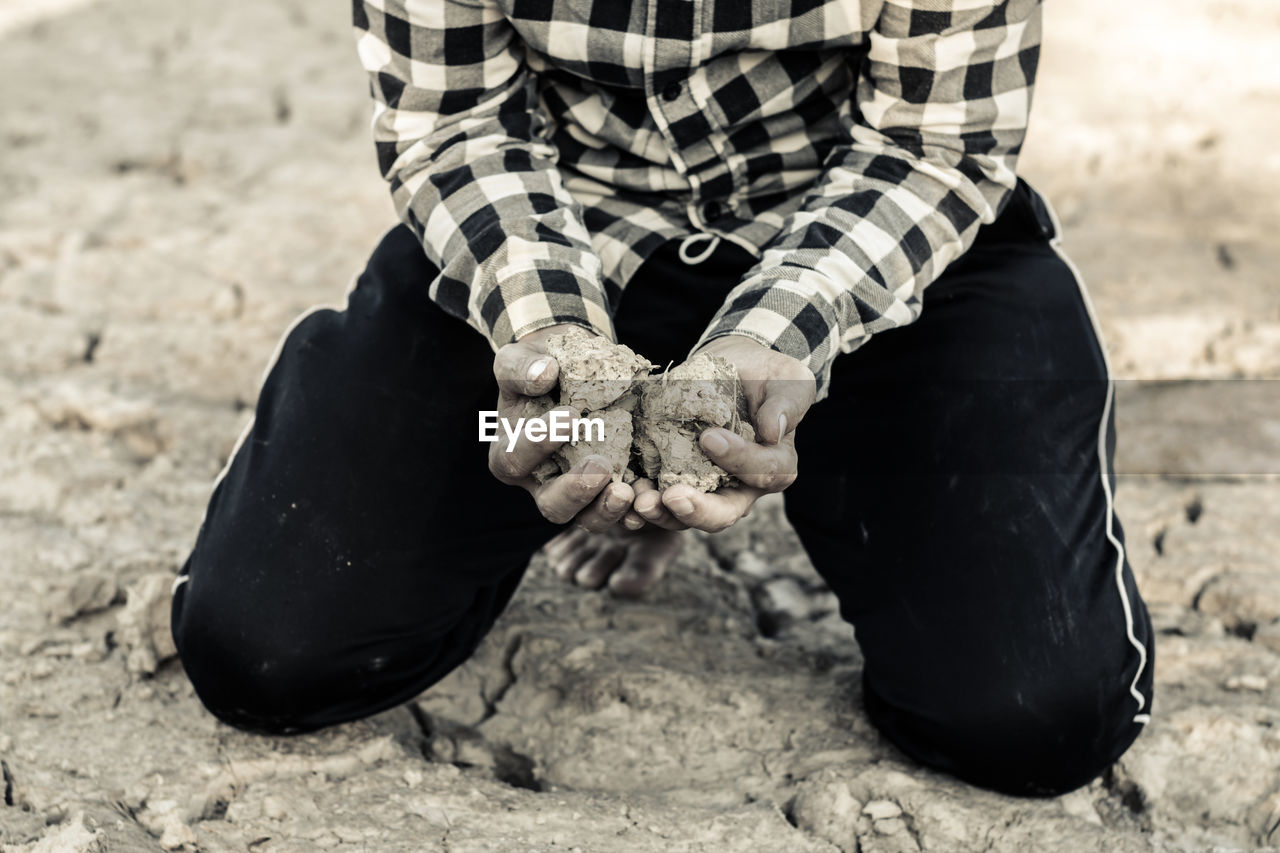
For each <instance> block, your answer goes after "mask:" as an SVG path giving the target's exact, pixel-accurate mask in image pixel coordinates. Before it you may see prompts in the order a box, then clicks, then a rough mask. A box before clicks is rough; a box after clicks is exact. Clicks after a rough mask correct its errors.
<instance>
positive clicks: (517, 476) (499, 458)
mask: <svg viewBox="0 0 1280 853" xmlns="http://www.w3.org/2000/svg"><path fill="white" fill-rule="evenodd" d="M552 412H565V413H566V414H567V417H570V418H571V417H574V416H575V415H576V414H577V412H575V411H574V410H573V409H571V408H569V407H567V406H557V407H556V408H554V409H552V410H551V411H549V412H547V413H546V414H545V415H543V416H542V417H540V418H530V419H529V422H532V421H540V422H542V423H544V424H548V426H547V427H546V428H545V429H543V428H536V429H535V430H534V432H535V434H540V435H542V436H543V437H542V438H541V439H539V440H536V441H535V440H533V439H531V438H529V431H528V428H529V422H526V423H525V425H524V427H523V428H521V429H520V431H519V433H518V434H517V435H516V437H515V443H514V444H513V443H512V441H511V436H510V435H509V434H508V433H507V432H506V431H505V430H506V428H505V427H501V428H499V430H498V437H497V440H496V441H493V442H490V444H489V470H490V471H492V472H493V476H495V477H497V478H498V479H499V480H501V481H502V482H504V483H510V484H515V483H520V482H521V481H523V480H525V479H526V478H527V477H528V476H529V474H530V473H531V472H532V471H533V469H534V468H537V467H538V466H539V465H541V464H542V461H543V460H544V459H546V458H547V457H548V456H550V455H551V454H552V453H554V452H555V451H556V450H557V449H558V448H560V447H561V446H563V445H565V444H567V443H568V440H567V438H566V439H562V440H559V441H557V440H555V439H553V438H551V434H552V431H551V428H550V426H549V424H550V418H551V413H552Z"/></svg>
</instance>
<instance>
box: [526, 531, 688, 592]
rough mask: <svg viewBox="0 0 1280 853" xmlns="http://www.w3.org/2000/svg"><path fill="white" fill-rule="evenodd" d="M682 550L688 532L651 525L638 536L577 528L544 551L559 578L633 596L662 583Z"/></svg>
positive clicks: (587, 586)
mask: <svg viewBox="0 0 1280 853" xmlns="http://www.w3.org/2000/svg"><path fill="white" fill-rule="evenodd" d="M683 546H684V541H683V531H678V530H663V529H662V528H660V527H654V526H652V525H650V526H647V527H645V528H644V529H643V530H640V531H636V532H633V531H629V530H625V531H624V530H621V529H618V528H614V529H613V530H611V531H610V532H608V533H588V532H587V531H585V530H583V529H582V528H580V527H574V528H571V529H569V530H566V531H564V532H563V533H561V534H560V535H558V536H556V537H555V538H554V539H552V540H551V541H550V542H548V543H547V544H546V545H545V546H544V547H543V550H544V551H546V552H547V559H548V560H550V562H551V568H552V570H553V571H555V573H556V577H559V578H561V579H563V580H565V581H568V582H571V583H576V584H577V585H578V586H582V587H586V588H587V589H599V588H600V587H602V586H604V585H605V582H606V581H607V582H608V584H609V591H610V592H612V593H614V594H615V595H628V596H631V595H640V594H641V593H643V592H645V591H646V590H648V589H649V588H650V587H652V586H653V585H654V584H656V583H657V582H658V581H659V580H661V578H662V576H663V574H664V573H666V571H667V566H669V565H671V561H672V560H674V559H675V558H676V555H677V554H679V553H680V549H681V548H682V547H683Z"/></svg>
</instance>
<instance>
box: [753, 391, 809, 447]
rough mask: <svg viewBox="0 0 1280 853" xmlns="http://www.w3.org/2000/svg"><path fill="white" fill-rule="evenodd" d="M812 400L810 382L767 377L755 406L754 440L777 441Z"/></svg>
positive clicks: (800, 417)
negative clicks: (761, 398) (758, 402)
mask: <svg viewBox="0 0 1280 853" xmlns="http://www.w3.org/2000/svg"><path fill="white" fill-rule="evenodd" d="M812 403H813V388H812V383H808V382H802V381H799V380H795V379H770V380H768V381H767V382H766V383H765V386H764V399H763V400H761V401H760V405H759V407H758V408H757V409H756V440H757V441H759V442H760V443H761V444H777V443H779V442H780V441H782V439H783V438H785V437H786V435H787V433H789V432H792V431H793V430H794V429H795V428H796V425H797V424H799V423H800V421H801V420H802V419H803V418H804V415H805V412H807V411H808V410H809V406H810V405H811V404H812Z"/></svg>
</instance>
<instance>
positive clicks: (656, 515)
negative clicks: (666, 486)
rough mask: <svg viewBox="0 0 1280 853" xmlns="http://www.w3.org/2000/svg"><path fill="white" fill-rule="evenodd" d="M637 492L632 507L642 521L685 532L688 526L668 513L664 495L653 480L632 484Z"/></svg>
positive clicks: (638, 481)
mask: <svg viewBox="0 0 1280 853" xmlns="http://www.w3.org/2000/svg"><path fill="white" fill-rule="evenodd" d="M631 486H632V488H633V489H634V490H635V493H636V497H635V500H634V501H633V502H632V504H631V507H632V509H634V510H635V511H636V512H637V513H638V514H639V515H640V517H641V518H642V519H644V520H645V521H646V522H648V523H649V524H652V525H655V526H657V527H661V528H663V529H665V530H685V529H686V528H688V525H687V524H682V523H680V521H679V520H678V519H677V518H676V517H675V516H674V515H672V514H671V513H670V512H668V511H667V508H666V507H665V506H663V504H662V493H661V492H659V491H658V489H657V488H656V487H655V486H654V485H653V481H652V480H648V479H643V478H642V479H639V480H636V481H635V482H634V483H632V484H631Z"/></svg>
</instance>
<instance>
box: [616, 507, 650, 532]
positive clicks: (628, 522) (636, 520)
mask: <svg viewBox="0 0 1280 853" xmlns="http://www.w3.org/2000/svg"><path fill="white" fill-rule="evenodd" d="M646 523H647V522H645V520H644V516H643V515H641V514H640V513H638V512H636V511H635V508H634V507H633V508H632V509H629V510H627V514H626V515H624V516H623V517H622V526H623V527H625V528H627V529H628V530H631V531H635V530H643V529H644V526H645V524H646Z"/></svg>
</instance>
